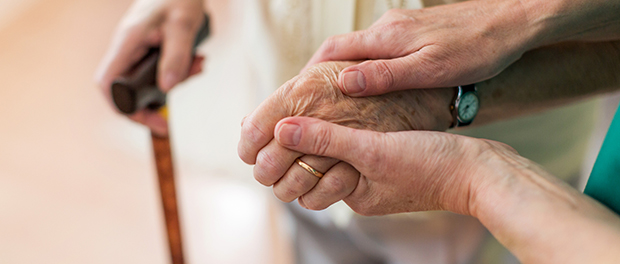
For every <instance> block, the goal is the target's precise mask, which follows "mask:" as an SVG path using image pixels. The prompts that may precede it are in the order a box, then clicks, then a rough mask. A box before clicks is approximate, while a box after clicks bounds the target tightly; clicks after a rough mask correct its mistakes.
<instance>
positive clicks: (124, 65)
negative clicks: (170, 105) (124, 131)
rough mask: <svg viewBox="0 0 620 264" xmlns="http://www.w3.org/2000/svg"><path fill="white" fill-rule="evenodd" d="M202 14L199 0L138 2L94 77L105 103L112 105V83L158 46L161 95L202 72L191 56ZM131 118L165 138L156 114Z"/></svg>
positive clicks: (198, 59)
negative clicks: (159, 49)
mask: <svg viewBox="0 0 620 264" xmlns="http://www.w3.org/2000/svg"><path fill="white" fill-rule="evenodd" d="M203 10H204V8H203V2H202V0H137V1H136V2H135V3H134V5H133V6H132V7H131V9H130V10H129V11H128V13H127V14H126V15H125V17H124V18H123V20H122V21H121V23H120V24H119V27H118V29H117V31H116V33H115V35H114V39H113V41H112V44H111V45H110V48H109V49H108V52H107V53H106V55H105V57H104V58H103V60H102V62H101V64H100V66H99V69H98V71H97V73H96V76H95V79H96V81H97V83H98V85H99V87H100V88H101V89H102V90H103V93H104V94H105V96H106V98H107V99H108V101H109V102H110V103H112V101H111V96H110V85H111V84H112V82H113V80H114V79H116V78H117V77H119V76H120V75H122V74H123V73H125V72H126V71H128V70H129V69H130V68H131V67H132V66H133V65H134V64H135V63H137V62H138V61H139V60H140V59H141V58H142V57H143V56H144V55H145V54H146V53H147V52H148V50H149V48H151V47H158V46H161V58H160V60H159V65H158V67H157V68H158V72H157V78H158V79H157V83H158V85H159V87H160V88H161V89H162V90H163V91H164V92H168V91H169V90H170V89H172V87H174V86H175V85H176V84H178V83H179V82H181V81H183V80H185V79H186V78H187V77H189V76H191V75H194V74H197V73H199V72H201V71H202V66H201V64H202V61H203V60H204V58H203V57H201V56H192V50H193V47H192V46H193V43H194V39H195V37H196V33H197V32H198V30H199V28H200V25H201V24H202V22H203V20H204V11H203ZM115 109H116V108H115ZM130 118H131V119H132V120H134V121H136V122H139V123H142V124H145V125H147V126H149V127H150V128H151V129H152V130H153V131H154V132H156V133H158V134H167V128H168V126H167V124H166V121H165V119H164V118H163V117H161V116H160V115H158V114H157V113H156V112H153V111H150V110H143V111H140V112H137V113H136V114H133V115H131V116H130Z"/></svg>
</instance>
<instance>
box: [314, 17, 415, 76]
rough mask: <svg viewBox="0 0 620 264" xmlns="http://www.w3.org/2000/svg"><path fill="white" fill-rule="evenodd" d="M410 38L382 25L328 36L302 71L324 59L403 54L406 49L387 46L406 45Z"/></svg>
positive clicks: (376, 57) (382, 57) (357, 58)
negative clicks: (405, 37) (404, 37)
mask: <svg viewBox="0 0 620 264" xmlns="http://www.w3.org/2000/svg"><path fill="white" fill-rule="evenodd" d="M394 40H396V41H399V42H411V41H412V40H410V39H403V37H402V34H400V33H399V32H398V31H396V30H385V29H384V28H383V27H377V28H371V29H367V30H362V31H355V32H351V33H347V34H343V35H337V36H332V37H329V38H328V39H327V40H325V41H324V42H323V44H322V45H321V47H319V49H318V50H317V51H316V52H315V53H314V55H313V56H312V58H310V60H309V61H308V63H307V64H306V66H305V67H304V69H303V70H302V72H304V71H305V70H306V69H307V68H308V67H310V66H312V65H314V64H317V63H321V62H325V61H354V60H366V59H389V58H395V57H400V56H404V55H406V54H407V52H406V50H403V49H399V48H389V47H407V46H409V45H407V44H408V43H402V44H400V45H399V44H398V43H395V42H394Z"/></svg>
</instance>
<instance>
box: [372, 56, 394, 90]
mask: <svg viewBox="0 0 620 264" xmlns="http://www.w3.org/2000/svg"><path fill="white" fill-rule="evenodd" d="M375 67H376V68H377V73H378V74H379V76H380V78H379V82H378V83H377V87H376V88H377V90H379V91H380V92H387V91H388V90H389V88H390V87H392V86H393V85H394V72H393V70H392V69H391V68H390V66H389V65H388V64H387V62H386V61H384V60H379V61H376V62H375Z"/></svg>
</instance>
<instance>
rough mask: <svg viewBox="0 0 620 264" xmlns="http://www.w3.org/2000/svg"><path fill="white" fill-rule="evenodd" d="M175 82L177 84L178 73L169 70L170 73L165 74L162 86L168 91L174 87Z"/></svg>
mask: <svg viewBox="0 0 620 264" xmlns="http://www.w3.org/2000/svg"><path fill="white" fill-rule="evenodd" d="M175 84H177V75H176V74H174V73H172V72H169V73H166V75H164V80H163V83H162V87H161V88H162V89H163V90H165V91H168V90H170V89H172V87H173V86H174V85H175Z"/></svg>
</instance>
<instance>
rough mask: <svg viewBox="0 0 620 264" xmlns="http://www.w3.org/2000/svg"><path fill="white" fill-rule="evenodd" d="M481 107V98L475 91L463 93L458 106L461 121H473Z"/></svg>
mask: <svg viewBox="0 0 620 264" xmlns="http://www.w3.org/2000/svg"><path fill="white" fill-rule="evenodd" d="M479 108H480V100H478V96H477V95H476V94H475V93H474V92H467V93H465V94H463V95H462V96H461V100H460V101H459V106H458V111H459V113H458V114H459V119H460V121H461V122H463V123H469V122H471V121H473V120H474V117H476V114H477V113H478V109H479Z"/></svg>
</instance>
